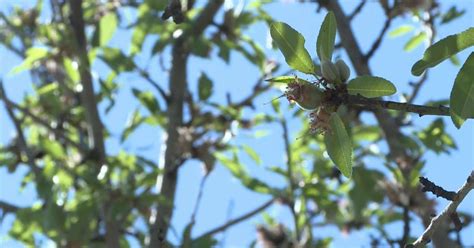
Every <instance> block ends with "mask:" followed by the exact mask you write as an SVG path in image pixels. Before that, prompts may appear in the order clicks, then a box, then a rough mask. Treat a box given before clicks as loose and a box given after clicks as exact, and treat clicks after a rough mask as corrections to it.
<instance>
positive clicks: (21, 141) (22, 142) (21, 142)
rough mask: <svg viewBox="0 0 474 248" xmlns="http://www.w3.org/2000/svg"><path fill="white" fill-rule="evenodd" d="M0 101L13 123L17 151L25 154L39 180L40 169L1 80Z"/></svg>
mask: <svg viewBox="0 0 474 248" xmlns="http://www.w3.org/2000/svg"><path fill="white" fill-rule="evenodd" d="M0 99H2V100H3V102H5V107H6V109H7V113H8V116H9V117H10V119H11V120H12V121H13V125H14V126H15V129H16V132H17V135H18V147H19V149H20V150H21V151H23V152H24V153H25V154H26V158H27V163H28V165H29V166H30V167H31V170H32V171H33V173H34V174H35V176H36V177H38V178H40V177H41V169H40V168H38V167H37V166H36V164H35V158H34V155H33V153H32V152H31V150H30V148H29V147H28V144H27V142H26V138H25V135H24V133H23V129H22V128H21V123H20V120H18V119H17V118H16V116H15V113H14V112H13V106H12V102H11V101H10V99H8V97H7V93H6V92H5V89H4V88H3V81H1V80H0ZM19 159H21V158H19Z"/></svg>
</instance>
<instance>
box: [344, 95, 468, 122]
mask: <svg viewBox="0 0 474 248" xmlns="http://www.w3.org/2000/svg"><path fill="white" fill-rule="evenodd" d="M343 102H344V103H345V104H347V105H356V106H359V107H361V108H363V109H370V110H383V109H391V110H397V111H403V112H410V113H416V114H418V115H419V116H420V117H421V116H423V115H440V116H450V112H449V108H448V107H445V106H442V105H440V106H438V107H432V106H424V105H417V104H409V103H401V102H393V101H384V100H378V99H370V98H365V97H362V96H355V95H347V97H346V98H345V99H344V100H343ZM472 118H474V117H473V116H471V117H469V119H472Z"/></svg>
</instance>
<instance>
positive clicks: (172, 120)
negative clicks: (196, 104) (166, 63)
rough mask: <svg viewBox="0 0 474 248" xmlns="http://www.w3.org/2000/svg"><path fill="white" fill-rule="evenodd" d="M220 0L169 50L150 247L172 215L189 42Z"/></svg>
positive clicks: (160, 240)
mask: <svg viewBox="0 0 474 248" xmlns="http://www.w3.org/2000/svg"><path fill="white" fill-rule="evenodd" d="M223 2H224V1H223V0H216V1H210V2H209V3H208V4H207V5H206V7H205V8H204V9H203V10H202V12H201V14H200V15H199V16H198V17H197V18H196V20H195V21H194V22H193V25H192V27H191V28H190V29H187V30H186V31H185V32H184V33H183V34H182V35H181V36H180V37H179V38H177V39H176V41H175V44H174V46H173V50H172V64H171V71H170V78H169V91H170V95H169V104H168V110H167V117H168V126H167V128H166V132H167V139H166V151H165V157H164V168H163V169H164V172H163V174H162V175H160V178H159V179H158V183H157V185H158V190H159V193H160V195H161V196H163V197H164V198H165V199H166V201H167V202H166V203H161V202H159V203H158V206H157V211H156V218H155V222H154V223H152V226H151V229H150V236H151V237H150V244H149V246H150V247H153V248H154V247H163V246H164V245H165V240H166V234H167V233H168V229H169V227H170V224H171V219H172V217H173V208H174V198H175V193H176V185H177V182H178V169H179V167H180V165H181V164H182V163H183V161H184V159H183V158H182V153H181V149H182V147H183V144H181V143H180V135H179V132H178V129H179V127H181V126H182V125H183V107H184V100H185V94H186V89H187V81H186V77H187V68H186V66H187V62H188V58H189V50H188V49H189V46H191V45H192V44H191V42H192V39H194V38H195V37H196V36H199V35H201V34H202V33H203V32H204V30H205V28H206V27H207V26H209V24H210V23H211V22H212V20H213V19H214V16H215V15H216V13H217V11H218V10H219V8H220V7H221V5H222V4H223Z"/></svg>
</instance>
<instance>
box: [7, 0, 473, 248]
mask: <svg viewBox="0 0 474 248" xmlns="http://www.w3.org/2000/svg"><path fill="white" fill-rule="evenodd" d="M0 2H1V3H2V4H1V6H0V11H8V10H10V9H11V7H12V6H15V5H18V3H17V1H14V0H0ZM234 2H235V1H234ZM342 2H343V3H344V8H345V10H346V11H349V10H352V9H353V8H354V6H355V5H356V4H357V2H358V1H348V0H346V1H342ZM22 4H25V5H30V6H31V4H34V2H33V1H23V2H22ZM442 4H443V5H442V8H443V9H447V8H448V7H450V6H451V5H452V4H457V5H458V6H460V7H461V8H464V9H466V10H467V13H466V14H465V15H464V16H463V17H461V18H459V19H458V20H456V21H454V22H452V23H449V24H447V25H443V26H441V27H440V28H439V29H438V34H437V37H438V38H439V37H444V36H446V35H449V34H453V33H457V32H460V31H463V30H465V29H466V28H467V27H470V26H473V25H474V16H473V11H474V9H473V2H472V0H461V1H442ZM265 9H266V10H267V11H268V12H269V14H270V15H271V16H272V17H273V18H274V19H276V20H279V21H284V22H286V23H288V24H289V25H291V26H292V27H293V28H295V29H296V30H298V31H299V32H301V33H302V34H303V36H304V37H305V38H306V47H307V49H308V51H310V53H311V54H312V55H313V56H314V55H315V42H316V35H317V33H318V30H319V26H320V23H321V22H322V19H323V17H324V12H323V13H320V14H316V6H315V5H314V4H299V3H298V4H290V3H285V2H278V3H275V4H271V5H268V6H267V7H266V8H265ZM124 12H125V13H128V14H129V16H130V17H132V16H133V13H129V12H127V11H126V10H124ZM47 16H48V13H47V11H45V13H43V18H47ZM383 20H384V19H383V15H382V13H381V12H380V10H379V7H378V3H377V1H370V0H369V1H368V3H367V5H366V7H365V9H364V11H363V12H362V14H361V15H359V16H358V17H357V18H356V19H355V20H354V22H353V24H352V27H353V28H354V30H355V33H356V37H357V39H358V41H359V43H360V45H361V48H362V50H363V51H367V50H368V49H369V47H370V46H371V44H372V42H373V40H374V39H375V37H376V36H377V35H378V33H379V30H380V29H381V27H382V25H383ZM406 23H412V24H413V25H415V26H416V25H418V24H417V23H416V22H415V21H414V20H412V19H411V18H410V17H408V16H407V17H405V18H403V19H400V18H399V19H397V20H396V21H395V22H394V23H393V24H392V28H391V29H394V28H396V27H397V26H399V25H401V24H406ZM246 34H247V35H249V36H251V37H252V38H254V39H255V40H257V41H258V42H260V44H262V45H263V46H264V45H265V44H266V40H267V36H268V28H267V27H266V25H264V24H263V23H262V24H257V25H255V26H254V27H252V28H251V29H250V30H248V32H246ZM409 38H410V36H404V37H399V38H394V39H391V38H386V39H385V40H384V41H383V43H382V45H381V47H380V51H378V53H377V54H376V55H375V57H374V59H373V60H372V62H371V67H372V71H373V73H374V74H375V75H377V76H382V77H384V78H386V79H389V80H390V81H392V82H393V83H394V84H395V85H396V87H397V89H398V93H397V95H395V96H393V97H390V99H392V100H399V97H400V93H402V92H410V87H409V86H408V82H409V81H410V80H412V81H414V80H416V78H415V77H413V76H411V74H410V68H411V66H412V65H413V63H414V62H416V60H418V59H419V58H421V57H422V54H423V51H424V48H425V47H423V46H420V47H418V48H416V49H415V50H413V51H412V52H409V53H407V52H404V51H403V46H404V44H405V42H406V41H407V40H408V39H409ZM129 40H130V33H129V32H126V31H120V32H117V33H116V35H115V36H114V38H113V39H112V41H111V42H110V44H109V45H110V46H112V47H119V48H121V49H123V50H124V51H128V49H129V47H128V46H129V42H128V41H129ZM124 41H126V42H124ZM153 42H154V39H153V38H150V39H148V40H147V42H146V43H145V50H146V49H151V46H152V45H153ZM468 50H469V49H468ZM471 51H472V49H471V50H469V51H464V52H462V53H461V54H460V55H459V59H460V61H464V60H465V59H466V58H467V55H468V54H469V53H470V52H471ZM167 52H169V50H165V55H164V60H165V65H168V66H169V62H168V61H167V59H169V55H168V54H166V53H167ZM265 53H266V54H268V55H269V56H270V57H271V58H274V59H275V60H277V61H279V62H282V66H284V64H283V62H284V59H283V57H282V55H281V54H280V53H279V52H278V51H274V50H270V49H269V48H265ZM0 54H1V57H2V59H1V60H0V77H1V78H3V80H4V83H5V87H6V90H7V92H8V94H9V96H10V98H11V99H13V100H15V101H17V102H18V101H20V100H21V98H22V96H23V95H24V92H28V91H30V90H31V80H30V78H29V76H28V73H20V74H17V75H9V74H8V72H9V71H10V70H11V68H13V67H14V66H16V65H18V64H20V63H21V60H20V59H19V58H18V57H16V56H15V55H13V54H11V53H10V52H8V51H7V50H6V49H5V48H4V47H1V46H0ZM214 55H215V53H214ZM336 55H337V54H336ZM340 56H341V58H343V59H344V60H346V61H348V60H347V56H346V54H345V53H341V54H340ZM231 57H232V58H231V63H230V64H229V65H226V64H224V63H222V61H221V60H218V59H217V58H216V57H215V56H214V57H213V59H201V58H196V57H193V58H192V59H191V60H190V64H189V66H188V70H189V74H188V80H189V87H190V89H192V90H194V89H196V88H197V78H198V77H199V75H200V74H201V72H202V71H205V72H206V73H207V75H209V77H210V78H211V79H213V80H214V87H215V88H214V92H215V93H214V95H213V96H212V98H211V99H212V100H213V101H221V102H222V101H224V100H225V95H226V93H227V92H229V93H231V94H232V97H233V99H234V100H238V99H240V98H242V97H244V96H246V95H247V94H248V93H250V92H251V91H252V88H251V85H252V84H253V83H254V82H255V80H256V79H257V78H258V77H259V72H258V69H257V68H255V67H254V66H252V65H251V64H249V63H248V62H247V61H246V60H245V59H244V58H243V57H242V56H240V55H238V54H236V53H233V54H232V56H231ZM136 62H137V63H138V64H139V65H141V66H143V67H146V66H147V65H148V66H150V68H152V70H150V72H151V75H152V77H153V78H154V79H156V80H157V81H158V82H159V83H160V84H162V85H167V81H166V79H167V76H166V74H164V73H163V72H162V71H161V70H158V69H156V70H153V67H154V66H156V65H157V64H158V61H157V58H153V59H151V60H150V59H149V58H148V57H146V56H141V57H138V58H137V59H136ZM93 66H94V70H95V71H94V74H95V75H98V76H99V75H102V76H106V75H107V74H108V69H107V67H106V66H105V65H104V64H102V63H100V62H97V63H95V64H94V65H93ZM458 69H459V68H457V67H455V66H453V65H452V64H451V63H450V62H443V63H442V64H440V65H439V66H438V67H436V68H435V69H434V70H432V71H431V72H430V76H429V80H428V81H427V82H426V84H425V86H424V88H423V89H422V91H421V93H420V95H419V97H418V98H417V99H416V103H418V104H423V103H425V102H427V101H429V100H439V99H447V98H448V97H449V91H450V89H451V87H452V84H453V80H454V78H455V76H456V72H457V70H458ZM282 71H285V70H284V69H282ZM352 76H354V75H352ZM303 78H304V76H303ZM118 82H119V83H120V84H121V85H122V86H123V90H122V92H121V93H120V94H119V95H118V99H120V100H119V101H118V104H117V105H116V108H115V110H112V111H111V112H110V113H109V114H108V115H103V120H104V122H105V125H106V126H107V127H108V128H109V130H110V131H111V133H112V138H111V139H109V140H108V141H107V149H108V152H109V153H111V154H114V153H117V152H118V151H119V150H120V149H125V150H127V151H129V152H140V153H141V154H143V155H146V156H147V157H149V158H152V159H155V160H157V158H158V154H159V153H160V151H161V147H160V144H161V142H162V132H161V131H160V130H158V129H157V128H152V127H147V126H144V127H142V128H140V129H138V130H137V132H136V133H134V134H133V135H132V136H131V137H130V139H129V140H128V141H126V142H125V143H124V144H123V145H120V143H119V135H120V131H121V130H123V127H124V125H125V123H126V121H127V118H128V114H129V112H130V111H132V110H133V109H134V108H135V107H136V106H137V103H136V102H135V101H133V98H132V95H131V93H130V90H129V89H130V88H131V87H138V88H142V89H149V87H148V85H147V84H146V83H145V82H143V81H142V80H139V79H138V77H137V75H135V74H132V73H128V74H125V75H122V76H120V78H119V79H118ZM278 94H279V92H277V91H274V92H272V93H268V94H265V95H263V96H261V97H259V98H257V100H256V104H255V106H256V107H257V111H260V112H271V111H272V110H271V107H270V105H264V103H265V102H268V101H269V100H270V99H272V98H274V97H275V96H277V95H278ZM282 105H283V106H286V105H288V104H287V103H286V101H282ZM101 109H102V111H103V109H104V106H101ZM249 113H250V112H249ZM288 118H290V116H289V115H288ZM412 118H413V121H414V123H415V127H414V128H407V129H405V130H404V132H406V133H409V132H412V131H413V130H417V129H420V128H422V127H425V126H427V125H428V124H429V123H430V122H431V121H433V120H434V119H435V118H436V117H430V116H424V117H422V118H418V117H417V116H415V115H413V116H412ZM5 119H8V118H7V115H6V112H5V109H4V108H3V106H2V108H0V120H5ZM444 119H445V123H446V126H447V130H448V132H449V133H450V134H451V135H452V137H453V138H454V140H455V141H456V144H457V146H458V150H455V151H452V152H451V155H436V154H434V153H432V152H427V153H426V155H425V157H424V159H425V160H426V161H427V164H426V167H425V168H424V170H423V174H424V175H425V176H427V177H428V178H430V179H431V180H432V181H434V182H436V183H437V184H439V185H442V186H443V187H445V188H447V189H450V190H455V189H457V188H459V187H460V186H461V184H462V183H463V182H464V180H465V178H466V177H467V175H468V174H469V173H470V171H471V170H472V169H473V167H474V164H473V162H474V155H473V154H474V153H473V151H474V131H473V130H474V128H473V127H474V122H473V121H472V120H471V121H467V122H466V123H465V124H464V126H463V127H462V128H461V129H460V130H457V129H456V128H454V126H453V125H452V124H451V122H450V120H449V118H444ZM364 120H365V121H367V122H369V123H374V119H373V118H372V117H371V115H369V114H367V115H364ZM299 127H300V125H299V124H298V121H290V130H293V132H292V138H296V136H295V135H296V132H297V131H298V130H299ZM259 130H262V131H265V132H266V133H267V135H266V136H264V137H262V138H259V139H255V138H254V137H252V134H251V133H246V132H241V133H239V134H238V135H237V137H236V138H235V139H234V140H232V143H234V144H248V145H250V146H252V147H253V148H254V149H256V150H257V151H258V153H259V154H260V155H261V157H262V160H263V164H262V165H260V166H258V165H256V164H255V163H254V162H253V161H252V160H251V159H249V158H246V157H244V156H242V159H241V160H242V162H243V163H244V164H245V165H246V168H247V170H248V171H249V172H250V173H251V174H252V175H256V176H257V177H259V178H262V179H263V180H265V181H266V182H271V184H274V185H276V186H282V185H284V180H283V179H282V178H280V177H277V176H274V175H271V174H269V173H268V172H267V171H266V169H265V168H266V167H269V166H271V165H277V166H283V165H284V161H285V158H284V153H283V151H284V149H283V142H282V140H281V138H280V137H281V130H280V128H279V127H278V126H262V127H260V128H259ZM13 134H14V129H13V126H12V124H11V123H10V121H1V122H0V142H1V144H5V143H6V142H7V141H8V140H9V139H10V138H11V137H12V136H13ZM143 147H147V149H146V150H143ZM382 149H383V147H382ZM275 151H277V152H275ZM370 166H371V167H375V168H379V167H382V166H383V165H382V164H375V163H374V164H371V165H370ZM24 173H25V170H24V168H22V169H19V170H18V171H17V172H16V173H14V174H8V173H7V171H6V169H4V168H1V169H0V199H1V200H6V201H9V202H12V203H15V204H18V205H20V206H27V205H30V204H31V203H33V202H34V201H35V190H34V188H33V187H32V186H31V185H29V186H27V187H26V188H25V189H24V190H22V191H19V190H17V189H19V185H20V180H21V178H22V175H23V174H24ZM201 177H202V170H201V165H200V163H199V162H197V161H190V162H188V163H186V164H185V166H183V167H182V169H181V170H180V174H179V183H178V188H177V197H176V210H175V214H174V219H173V227H174V229H176V230H177V233H178V235H181V232H182V230H183V228H184V227H185V226H186V225H187V223H188V222H189V220H190V216H191V211H192V207H193V206H194V202H195V200H196V195H197V190H198V185H199V183H200V180H201ZM268 199H269V197H268V196H263V195H261V194H257V193H253V192H250V191H248V190H246V189H245V188H244V187H242V186H241V185H240V184H239V182H238V181H237V180H235V179H232V176H231V174H230V173H229V172H228V171H227V170H226V169H225V168H223V167H222V166H216V169H215V170H214V171H213V172H212V174H211V175H210V177H209V179H208V181H207V183H206V186H205V193H204V196H203V199H202V202H201V207H200V211H199V214H198V216H197V224H196V226H195V228H194V230H193V234H195V235H199V234H201V233H203V232H205V231H206V230H209V229H211V228H213V227H216V226H218V225H220V224H222V223H224V222H225V220H226V219H227V216H228V212H229V206H230V205H232V207H231V209H232V211H230V214H231V217H236V216H239V215H241V214H243V213H245V212H247V211H249V210H252V209H254V208H255V207H257V206H259V205H261V204H262V203H263V202H265V201H267V200H268ZM445 205H447V202H446V201H445V200H439V205H438V210H441V209H443V208H444V206H445ZM460 210H463V211H468V212H469V213H471V214H473V212H474V211H473V210H474V195H473V194H472V193H471V195H469V196H468V198H467V199H466V200H465V201H464V202H463V204H462V205H461V206H460ZM267 212H268V213H269V214H270V215H271V216H273V217H275V218H277V219H279V220H281V221H283V222H284V223H285V224H287V225H288V226H292V221H291V219H290V218H289V212H288V209H287V208H286V207H283V206H279V205H274V206H273V207H271V208H268V209H267ZM262 221H263V220H262V217H261V216H256V217H254V218H251V219H250V220H249V221H246V222H244V223H241V224H239V225H237V226H235V227H234V228H232V229H229V230H228V231H227V233H226V243H225V244H226V247H243V246H247V245H248V244H249V243H250V241H251V240H252V239H254V238H255V224H257V223H261V222H262ZM11 223H12V217H11V216H9V217H8V218H6V219H5V220H4V222H3V223H2V224H1V225H0V245H2V244H3V245H5V246H8V247H21V246H20V244H18V243H16V242H14V241H11V240H8V239H7V238H6V236H5V234H6V232H7V230H8V227H9V225H10V224H11ZM391 230H392V233H393V236H394V237H398V235H399V234H401V225H399V224H396V225H393V227H392V228H391ZM470 230H472V231H474V228H473V227H471V228H470ZM421 232H422V229H421V225H420V224H419V223H418V224H416V225H414V226H413V228H412V234H413V235H415V236H417V235H419V234H421ZM464 233H468V231H465V232H464ZM471 233H472V232H471ZM327 235H330V236H332V237H334V239H335V243H334V247H340V246H351V247H354V246H361V245H364V244H365V245H366V244H367V243H368V235H367V232H365V231H362V232H352V233H351V234H350V235H349V236H346V235H343V234H341V233H340V232H339V231H338V230H337V229H336V228H333V227H330V228H327V229H325V230H318V232H317V233H316V237H324V236H327ZM217 237H220V236H217ZM463 238H464V241H465V244H467V245H473V244H474V237H473V236H471V237H468V235H466V234H465V235H464V236H463ZM170 239H171V240H176V239H175V238H174V235H173V234H170ZM44 246H45V247H46V246H48V244H47V243H46V244H45V245H44Z"/></svg>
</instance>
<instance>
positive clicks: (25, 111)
mask: <svg viewBox="0 0 474 248" xmlns="http://www.w3.org/2000/svg"><path fill="white" fill-rule="evenodd" d="M4 101H5V102H8V104H9V105H10V106H11V107H12V108H14V109H17V110H19V111H20V112H21V113H22V114H23V115H25V116H28V117H30V118H31V120H33V121H34V122H36V123H37V124H39V125H41V126H43V127H44V128H46V129H48V130H49V131H50V132H52V133H53V134H54V135H55V136H56V137H58V138H60V139H63V140H64V143H65V144H67V145H71V146H73V147H75V148H77V149H78V150H79V151H81V152H84V153H85V152H86V151H85V150H84V147H82V146H81V145H79V144H78V143H76V142H74V141H73V140H71V139H70V138H69V137H67V136H66V135H65V134H64V133H62V132H59V131H58V130H57V129H55V128H54V127H52V126H51V125H50V124H49V123H48V121H46V120H43V119H41V118H40V117H39V116H36V115H35V114H33V113H32V112H31V111H30V110H29V109H27V108H25V107H22V106H20V105H18V104H17V103H15V102H13V101H11V100H10V99H8V98H4Z"/></svg>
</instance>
